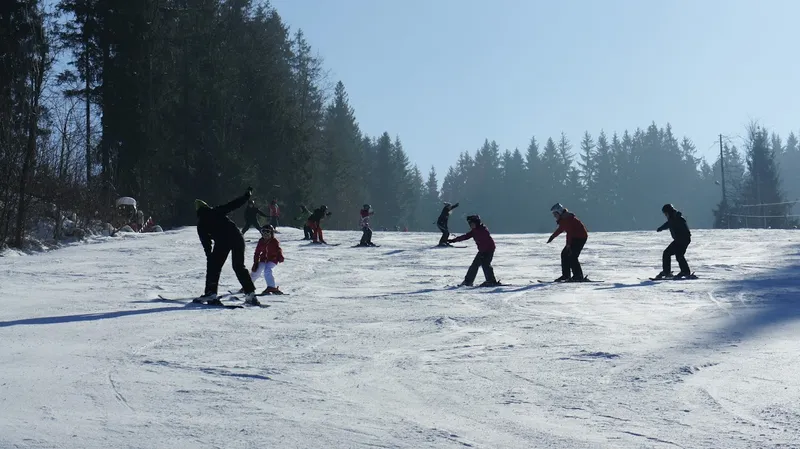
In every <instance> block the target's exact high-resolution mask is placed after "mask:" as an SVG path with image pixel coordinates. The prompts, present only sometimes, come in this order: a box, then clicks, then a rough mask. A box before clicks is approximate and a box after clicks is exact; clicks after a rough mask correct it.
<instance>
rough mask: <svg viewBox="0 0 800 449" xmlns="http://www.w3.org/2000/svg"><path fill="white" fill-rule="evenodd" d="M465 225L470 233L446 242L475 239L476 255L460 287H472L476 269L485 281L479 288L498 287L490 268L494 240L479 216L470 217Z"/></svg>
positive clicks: (492, 269)
mask: <svg viewBox="0 0 800 449" xmlns="http://www.w3.org/2000/svg"><path fill="white" fill-rule="evenodd" d="M467 224H469V227H470V231H469V232H467V233H466V234H464V235H462V236H459V237H456V238H454V239H450V240H448V243H455V242H461V241H464V240H469V239H475V244H476V245H477V246H478V254H477V255H476V256H475V259H474V260H473V261H472V265H470V267H469V270H467V275H466V276H465V277H464V282H462V283H461V285H465V286H468V287H469V286H472V283H473V282H474V281H475V276H476V275H477V274H478V267H480V268H483V275H484V276H485V277H486V281H485V282H484V283H483V284H481V287H492V286H495V285H500V283H499V282H497V279H495V277H494V268H492V259H493V258H494V250H495V245H494V239H493V238H492V236H491V234H489V229H488V228H487V227H486V226H484V224H483V223H481V217H480V215H470V216H468V217H467Z"/></svg>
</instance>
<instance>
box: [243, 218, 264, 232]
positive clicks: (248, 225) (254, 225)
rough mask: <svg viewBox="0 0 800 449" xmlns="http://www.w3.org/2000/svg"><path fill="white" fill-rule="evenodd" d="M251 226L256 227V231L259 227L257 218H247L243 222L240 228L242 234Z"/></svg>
mask: <svg viewBox="0 0 800 449" xmlns="http://www.w3.org/2000/svg"><path fill="white" fill-rule="evenodd" d="M251 227H253V228H256V231H258V230H260V229H261V225H260V224H258V219H256V220H247V222H246V223H245V224H244V227H243V228H242V235H244V233H245V232H247V230H248V229H250V228H251Z"/></svg>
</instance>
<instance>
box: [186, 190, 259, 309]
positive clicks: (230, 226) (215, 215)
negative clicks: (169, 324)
mask: <svg viewBox="0 0 800 449" xmlns="http://www.w3.org/2000/svg"><path fill="white" fill-rule="evenodd" d="M252 194H253V188H252V187H248V188H247V192H245V194H244V195H242V196H240V197H239V198H236V199H235V200H233V201H231V202H229V203H228V204H223V205H221V206H217V207H209V205H208V204H206V203H205V202H204V201H202V200H195V208H196V209H197V235H198V236H199V237H200V243H202V244H203V250H204V251H205V253H206V262H207V268H206V288H205V293H204V294H203V296H202V297H200V298H198V299H197V301H198V302H202V301H207V303H208V304H215V305H219V304H221V302H220V300H219V299H218V298H217V289H218V287H219V275H220V271H222V265H224V264H225V261H226V260H227V259H228V253H230V252H233V254H232V255H231V264H232V265H233V271H235V272H236V278H237V279H239V283H240V284H242V291H243V292H244V293H245V295H246V296H245V301H246V302H247V303H257V302H258V300H257V299H256V297H255V290H256V288H255V286H254V285H253V281H252V280H251V279H250V274H249V273H248V272H247V268H246V267H245V266H244V237H243V236H242V233H241V232H239V229H238V228H237V227H236V223H234V222H233V221H231V219H230V218H228V214H229V213H231V212H233V211H234V210H236V209H238V208H240V207H242V206H244V204H245V203H246V202H247V200H248V199H249V198H250V196H251V195H252ZM212 242H213V244H214V245H213V249H212Z"/></svg>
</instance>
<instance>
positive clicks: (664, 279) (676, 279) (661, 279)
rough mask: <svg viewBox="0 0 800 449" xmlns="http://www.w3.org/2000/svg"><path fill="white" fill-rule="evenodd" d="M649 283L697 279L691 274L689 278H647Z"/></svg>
mask: <svg viewBox="0 0 800 449" xmlns="http://www.w3.org/2000/svg"><path fill="white" fill-rule="evenodd" d="M647 279H648V280H650V281H653V282H658V281H690V280H692V279H698V277H697V276H696V275H695V274H694V273H692V274H690V275H689V276H680V277H676V276H672V277H663V278H647Z"/></svg>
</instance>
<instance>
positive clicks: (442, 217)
mask: <svg viewBox="0 0 800 449" xmlns="http://www.w3.org/2000/svg"><path fill="white" fill-rule="evenodd" d="M456 207H458V203H456V204H453V205H452V206H445V207H443V208H442V213H441V214H439V219H438V220H436V224H437V225H439V226H444V227H447V222H448V221H449V220H450V212H452V210H453V209H455V208H456Z"/></svg>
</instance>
